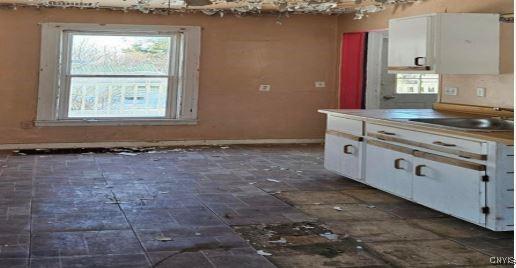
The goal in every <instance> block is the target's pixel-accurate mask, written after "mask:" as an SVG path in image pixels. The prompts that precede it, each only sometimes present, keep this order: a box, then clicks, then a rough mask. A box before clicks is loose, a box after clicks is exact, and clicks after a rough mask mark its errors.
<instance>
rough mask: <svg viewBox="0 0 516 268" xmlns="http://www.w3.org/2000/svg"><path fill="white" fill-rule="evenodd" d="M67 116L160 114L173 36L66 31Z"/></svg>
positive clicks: (165, 101)
mask: <svg viewBox="0 0 516 268" xmlns="http://www.w3.org/2000/svg"><path fill="white" fill-rule="evenodd" d="M68 38H69V40H68V45H69V46H71V49H70V48H68V49H69V50H68V51H70V52H69V53H70V55H68V57H67V58H68V62H65V66H67V73H68V74H67V75H66V77H65V78H64V79H65V80H64V83H65V85H66V88H67V89H68V91H67V92H68V96H65V98H66V99H67V100H68V103H67V108H65V109H67V117H69V118H95V117H99V118H107V117H115V118H117V117H122V118H123V117H164V116H166V113H167V105H168V103H169V101H168V99H169V98H170V97H171V96H169V95H170V93H169V92H171V91H170V90H169V87H170V86H171V85H169V84H170V83H171V79H170V77H171V75H170V73H171V68H173V66H171V62H173V61H172V60H171V55H175V51H172V50H173V47H174V46H173V43H174V39H175V36H173V35H170V36H152V35H115V34H111V35H106V34H103V33H81V32H77V33H73V32H72V33H70V34H69V35H68Z"/></svg>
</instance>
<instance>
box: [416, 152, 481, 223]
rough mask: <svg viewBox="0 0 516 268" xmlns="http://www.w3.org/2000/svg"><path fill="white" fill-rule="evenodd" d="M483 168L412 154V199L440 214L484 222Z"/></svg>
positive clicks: (473, 221)
mask: <svg viewBox="0 0 516 268" xmlns="http://www.w3.org/2000/svg"><path fill="white" fill-rule="evenodd" d="M484 175H485V171H477V170H473V169H468V168H462V167H458V166H454V165H450V164H445V163H439V162H435V161H431V160H426V159H421V158H418V157H414V176H413V200H414V201H415V202H417V203H419V204H421V205H425V206H427V207H431V208H433V209H436V210H439V211H441V212H443V213H446V214H450V215H453V216H455V217H458V218H461V219H464V220H467V221H469V222H472V223H476V224H479V225H484V224H485V222H486V214H485V213H483V208H484V207H485V206H486V197H485V189H486V183H485V182H484V181H482V177H483V176H484Z"/></svg>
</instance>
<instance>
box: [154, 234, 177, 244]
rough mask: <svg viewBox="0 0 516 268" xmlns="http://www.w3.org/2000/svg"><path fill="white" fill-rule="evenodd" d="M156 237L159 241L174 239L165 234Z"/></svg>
mask: <svg viewBox="0 0 516 268" xmlns="http://www.w3.org/2000/svg"><path fill="white" fill-rule="evenodd" d="M154 239H156V240H158V241H161V242H167V241H172V240H173V239H172V238H171V237H168V236H164V235H163V234H161V235H159V236H157V237H155V238H154Z"/></svg>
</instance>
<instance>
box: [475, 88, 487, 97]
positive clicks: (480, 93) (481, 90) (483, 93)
mask: <svg viewBox="0 0 516 268" xmlns="http://www.w3.org/2000/svg"><path fill="white" fill-rule="evenodd" d="M485 96H486V88H485V87H477V97H485Z"/></svg>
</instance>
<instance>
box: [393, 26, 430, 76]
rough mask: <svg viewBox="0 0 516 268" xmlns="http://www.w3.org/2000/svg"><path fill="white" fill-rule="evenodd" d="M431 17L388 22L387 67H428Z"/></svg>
mask: <svg viewBox="0 0 516 268" xmlns="http://www.w3.org/2000/svg"><path fill="white" fill-rule="evenodd" d="M430 25H431V17H413V18H406V19H396V20H390V21H389V54H388V57H389V59H388V62H389V67H414V66H416V59H417V64H420V65H423V66H430V61H431V59H430V58H429V55H428V51H429V48H430V47H431V46H432V43H433V42H432V40H430V36H431V35H430V31H431V29H430Z"/></svg>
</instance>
